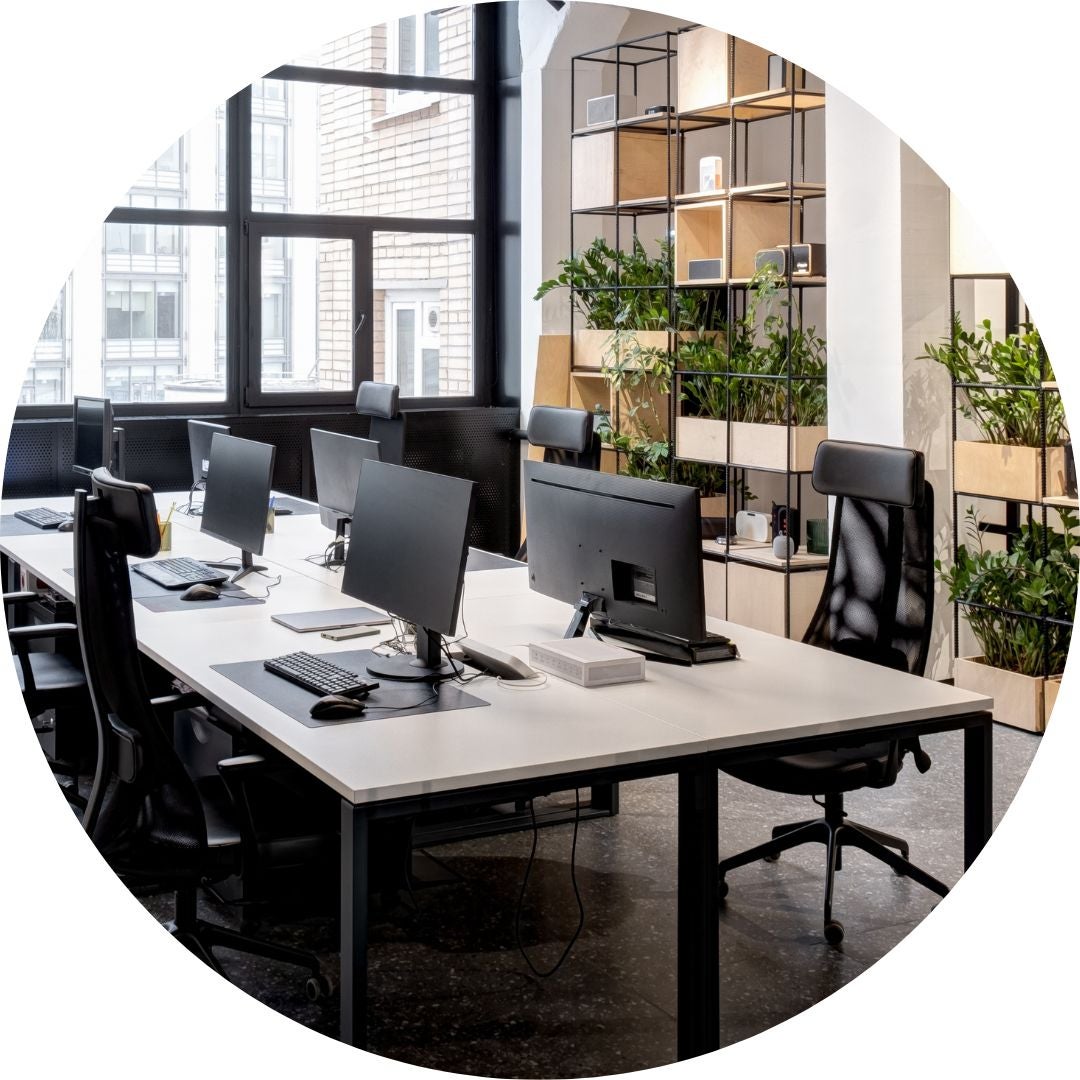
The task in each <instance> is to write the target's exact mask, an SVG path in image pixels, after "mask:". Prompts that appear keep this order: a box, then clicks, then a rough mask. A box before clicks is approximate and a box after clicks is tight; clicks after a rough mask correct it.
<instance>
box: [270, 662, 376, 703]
mask: <svg viewBox="0 0 1080 1080" xmlns="http://www.w3.org/2000/svg"><path fill="white" fill-rule="evenodd" d="M263 667H264V668H266V670H267V671H270V672H273V674H275V675H280V676H281V678H283V679H288V680H289V682H292V683H296V685H297V686H302V687H303V688H304V689H305V690H310V691H311V692H312V693H313V694H318V695H319V696H320V697H326V695H327V694H345V695H346V696H348V697H366V696H367V694H368V693H369V692H370V691H371V690H377V689H378V687H379V684H378V683H377V682H368V681H367V680H366V679H363V678H361V677H360V676H359V675H357V674H356V672H354V671H348V670H347V669H345V668H343V667H338V665H337V664H331V663H330V662H329V661H328V660H324V659H323V658H322V657H321V656H313V655H312V654H311V653H307V652H294V653H287V654H286V655H285V656H275V657H273V658H272V659H270V660H264V661H263Z"/></svg>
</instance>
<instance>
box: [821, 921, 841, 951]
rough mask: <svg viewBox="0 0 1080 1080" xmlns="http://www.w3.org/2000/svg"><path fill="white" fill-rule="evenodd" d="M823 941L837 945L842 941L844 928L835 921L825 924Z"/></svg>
mask: <svg viewBox="0 0 1080 1080" xmlns="http://www.w3.org/2000/svg"><path fill="white" fill-rule="evenodd" d="M825 940H826V941H827V942H828V943H829V944H830V945H839V944H840V942H841V941H843V940H844V927H843V925H842V924H841V923H838V922H837V921H836V920H835V919H832V920H830V921H829V922H827V923H826V924H825Z"/></svg>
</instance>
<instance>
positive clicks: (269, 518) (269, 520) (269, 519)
mask: <svg viewBox="0 0 1080 1080" xmlns="http://www.w3.org/2000/svg"><path fill="white" fill-rule="evenodd" d="M266 531H267V532H268V533H272V532H273V531H274V508H273V507H272V506H271V507H270V509H269V510H267V511H266Z"/></svg>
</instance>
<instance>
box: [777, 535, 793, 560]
mask: <svg viewBox="0 0 1080 1080" xmlns="http://www.w3.org/2000/svg"><path fill="white" fill-rule="evenodd" d="M772 553H773V554H774V555H775V556H776V557H777V558H778V559H788V558H790V557H791V556H792V555H794V554H795V541H794V540H792V539H791V537H790V536H775V537H773V542H772Z"/></svg>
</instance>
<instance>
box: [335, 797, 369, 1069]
mask: <svg viewBox="0 0 1080 1080" xmlns="http://www.w3.org/2000/svg"><path fill="white" fill-rule="evenodd" d="M367 935H368V817H367V813H366V811H365V810H364V808H363V807H361V806H353V805H352V803H350V802H346V801H344V800H343V801H342V803H341V1041H342V1042H344V1043H350V1044H351V1045H353V1046H358V1047H360V1048H361V1049H365V1048H366V1047H367V940H368V939H367Z"/></svg>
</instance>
